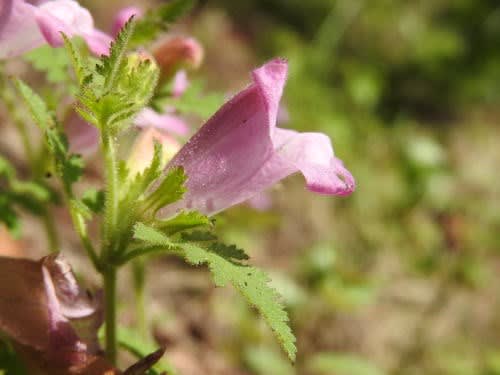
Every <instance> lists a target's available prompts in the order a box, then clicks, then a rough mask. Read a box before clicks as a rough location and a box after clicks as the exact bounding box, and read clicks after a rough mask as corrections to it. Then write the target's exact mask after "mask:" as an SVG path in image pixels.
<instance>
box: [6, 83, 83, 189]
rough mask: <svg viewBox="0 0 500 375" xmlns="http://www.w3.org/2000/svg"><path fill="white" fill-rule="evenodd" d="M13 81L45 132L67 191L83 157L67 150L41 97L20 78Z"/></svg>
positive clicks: (78, 171) (76, 177)
mask: <svg viewBox="0 0 500 375" xmlns="http://www.w3.org/2000/svg"><path fill="white" fill-rule="evenodd" d="M15 83H16V87H17V89H18V91H19V93H20V94H21V96H22V98H23V100H24V102H25V103H26V105H27V106H28V109H29V112H30V114H31V116H32V117H33V120H34V121H35V123H36V124H37V125H38V127H39V128H40V129H41V130H42V131H43V132H44V134H45V138H46V141H47V146H48V148H49V151H50V152H51V154H52V156H53V157H54V162H55V165H56V170H57V172H58V174H59V175H60V176H61V178H62V180H63V183H64V187H65V189H66V190H67V191H69V190H70V189H71V185H72V184H73V183H75V182H76V181H78V179H79V178H80V177H81V175H82V173H83V167H84V163H83V159H82V157H81V156H79V155H75V154H71V153H70V152H69V149H68V141H67V139H66V136H65V135H64V133H63V132H62V131H61V129H60V128H59V126H58V124H57V122H56V120H55V118H54V116H53V114H52V113H51V112H50V111H49V110H48V108H47V105H46V104H45V102H44V101H43V100H42V98H41V97H40V96H38V95H37V94H36V93H35V92H34V91H33V90H31V88H30V87H29V86H27V85H26V84H25V83H24V82H22V81H21V80H19V79H17V80H16V81H15Z"/></svg>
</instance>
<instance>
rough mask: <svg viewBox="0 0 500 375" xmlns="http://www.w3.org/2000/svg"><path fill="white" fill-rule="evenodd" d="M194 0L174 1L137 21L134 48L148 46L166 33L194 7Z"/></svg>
mask: <svg viewBox="0 0 500 375" xmlns="http://www.w3.org/2000/svg"><path fill="white" fill-rule="evenodd" d="M194 4H195V1H194V0H172V1H169V2H168V3H166V4H162V5H160V6H159V7H157V8H155V9H152V10H150V11H148V12H147V13H146V14H145V15H144V16H143V17H141V19H139V20H138V21H137V26H136V32H135V34H134V36H133V37H132V46H138V45H144V44H147V43H149V42H151V41H153V40H154V39H156V38H157V37H158V35H159V34H160V33H164V32H166V31H167V30H168V29H169V28H170V26H171V25H172V24H173V23H174V22H175V21H176V20H178V19H179V18H181V17H182V16H184V15H185V14H186V13H188V12H189V11H190V10H191V9H192V8H193V6H194Z"/></svg>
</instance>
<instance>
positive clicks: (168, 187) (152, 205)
mask: <svg viewBox="0 0 500 375" xmlns="http://www.w3.org/2000/svg"><path fill="white" fill-rule="evenodd" d="M186 179H187V176H186V174H185V173H184V168H182V167H176V168H173V169H171V170H170V171H169V172H168V174H167V175H166V176H165V178H164V179H163V180H162V181H161V182H160V184H159V185H158V187H157V188H156V189H155V190H154V191H153V192H152V193H151V194H149V195H148V196H147V197H146V199H145V200H144V206H145V209H146V210H151V212H152V213H153V215H155V214H156V212H157V211H158V210H159V209H161V208H162V207H165V206H167V205H169V204H171V203H174V202H177V201H178V200H180V199H181V198H182V196H183V195H184V193H185V192H186V187H185V186H184V183H185V182H186Z"/></svg>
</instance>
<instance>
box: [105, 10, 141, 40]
mask: <svg viewBox="0 0 500 375" xmlns="http://www.w3.org/2000/svg"><path fill="white" fill-rule="evenodd" d="M132 16H135V17H136V18H137V17H141V16H142V10H141V9H139V8H138V7H134V6H130V7H125V8H122V9H120V10H119V11H118V13H116V16H115V18H114V20H113V28H112V30H111V32H112V34H113V36H115V37H116V36H117V35H118V32H119V31H120V30H121V28H122V27H123V26H124V25H125V24H126V23H127V21H128V20H129V19H130V17H132Z"/></svg>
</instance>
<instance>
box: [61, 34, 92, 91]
mask: <svg viewBox="0 0 500 375" xmlns="http://www.w3.org/2000/svg"><path fill="white" fill-rule="evenodd" d="M62 37H63V39H64V46H65V47H66V51H67V52H68V54H69V57H70V59H71V63H72V65H73V70H74V72H75V76H76V78H77V80H78V84H79V85H80V86H81V85H82V84H84V82H85V81H86V80H88V79H89V77H92V75H91V73H90V72H89V71H88V68H87V64H86V61H85V59H84V57H83V56H82V54H81V52H80V48H79V47H80V46H79V45H78V44H79V43H77V42H76V41H75V38H73V39H69V38H68V37H67V36H66V35H65V34H62Z"/></svg>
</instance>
